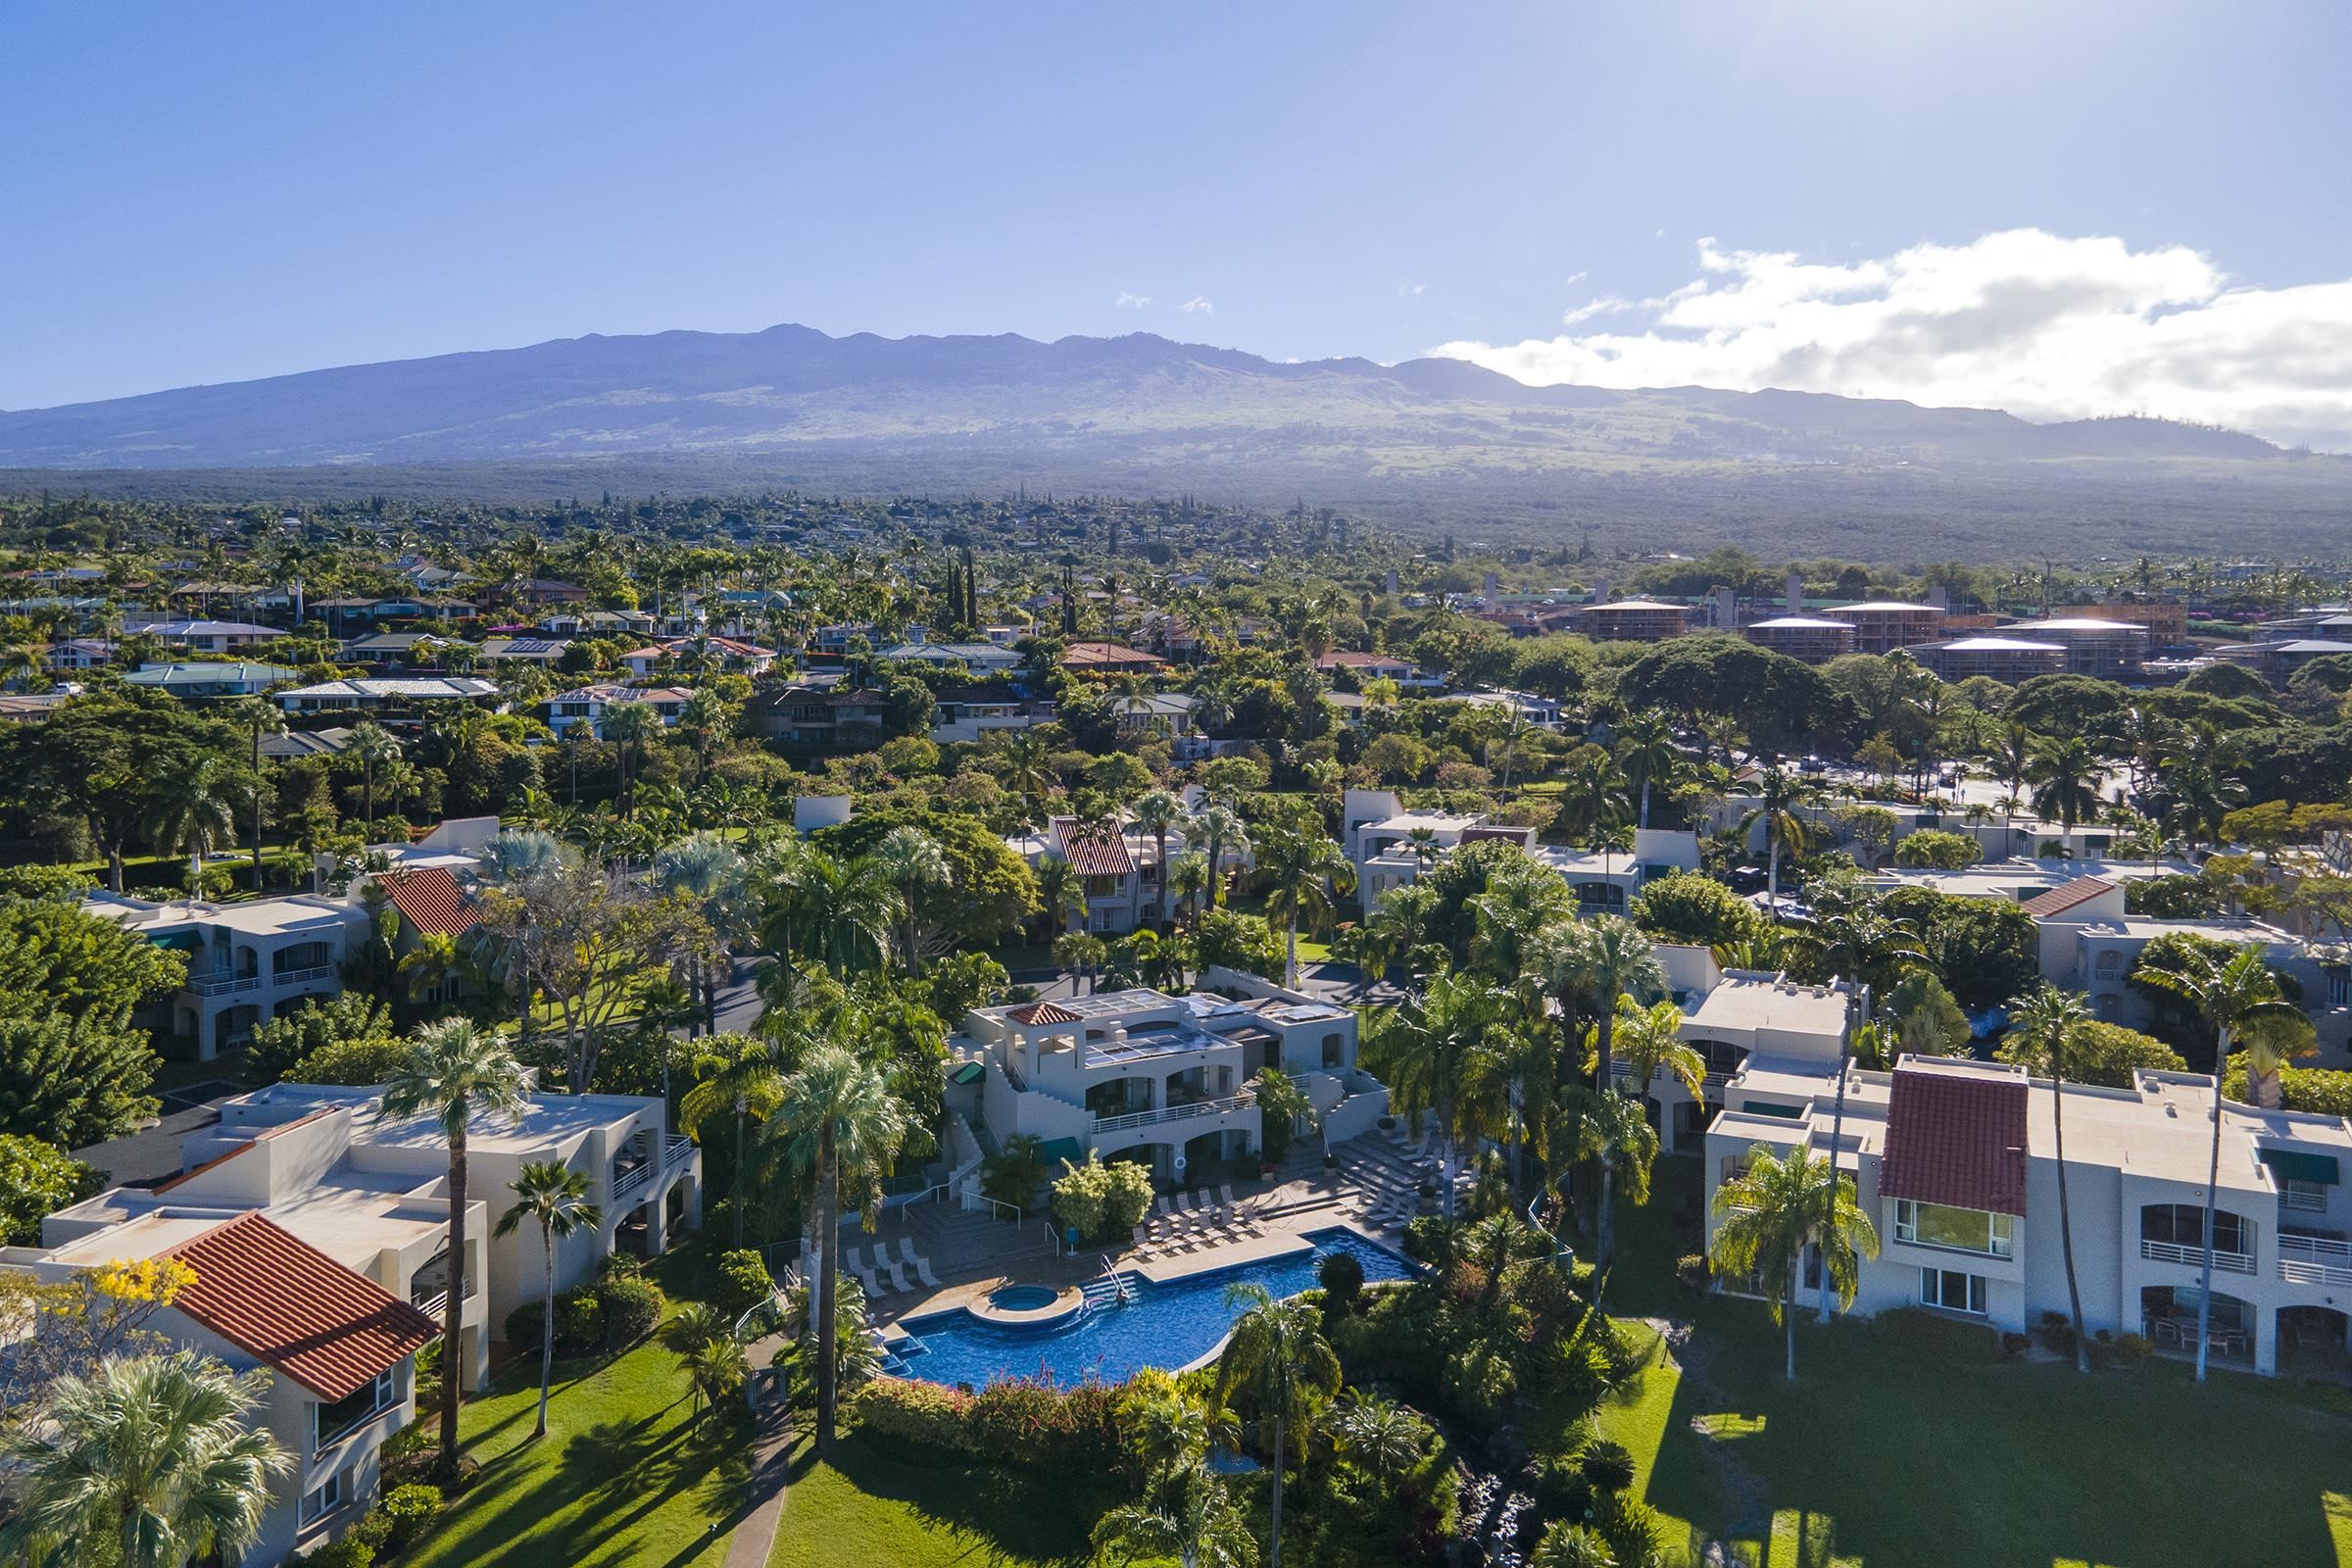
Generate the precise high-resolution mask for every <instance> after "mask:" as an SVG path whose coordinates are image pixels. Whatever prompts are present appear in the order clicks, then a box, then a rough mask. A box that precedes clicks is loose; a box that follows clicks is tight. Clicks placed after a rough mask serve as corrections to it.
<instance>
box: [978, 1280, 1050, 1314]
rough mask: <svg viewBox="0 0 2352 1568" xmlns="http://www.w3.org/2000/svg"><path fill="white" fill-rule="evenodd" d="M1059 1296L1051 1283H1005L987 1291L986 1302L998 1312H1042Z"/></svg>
mask: <svg viewBox="0 0 2352 1568" xmlns="http://www.w3.org/2000/svg"><path fill="white" fill-rule="evenodd" d="M1060 1296H1061V1293H1060V1292H1059V1291H1057V1290H1055V1289H1054V1287H1053V1286H1051V1285H1006V1286H1003V1287H1001V1288H999V1289H997V1290H994V1291H991V1292H989V1293H988V1304H989V1305H990V1306H992V1307H994V1308H995V1309H996V1310H997V1311H999V1312H1042V1311H1044V1310H1045V1309H1046V1308H1047V1307H1049V1306H1052V1305H1053V1304H1054V1301H1055V1300H1057V1299H1059V1298H1060Z"/></svg>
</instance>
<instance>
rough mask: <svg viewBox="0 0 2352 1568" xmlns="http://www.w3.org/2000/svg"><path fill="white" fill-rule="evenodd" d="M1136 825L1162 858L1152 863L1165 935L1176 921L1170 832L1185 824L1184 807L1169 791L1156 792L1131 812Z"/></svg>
mask: <svg viewBox="0 0 2352 1568" xmlns="http://www.w3.org/2000/svg"><path fill="white" fill-rule="evenodd" d="M1130 814H1132V815H1133V816H1134V818H1135V825H1136V826H1137V827H1140V828H1142V829H1143V830H1144V831H1145V832H1147V833H1149V834H1151V835H1152V844H1153V846H1154V847H1155V849H1156V850H1157V853H1158V858H1156V859H1154V860H1153V861H1152V864H1153V865H1155V866H1157V867H1158V875H1159V918H1160V929H1161V930H1162V931H1163V932H1164V931H1166V930H1168V929H1169V928H1170V927H1172V926H1173V925H1174V923H1175V918H1176V907H1175V904H1174V895H1173V894H1171V893H1170V892H1169V891H1168V829H1170V828H1172V827H1174V826H1175V825H1176V824H1177V823H1178V822H1180V821H1182V820H1184V803H1183V802H1182V801H1180V800H1178V799H1177V798H1176V797H1175V796H1174V795H1173V794H1171V793H1170V792H1169V791H1167V790H1152V792H1150V793H1149V794H1147V795H1145V796H1144V797H1143V799H1141V800H1139V801H1137V802H1136V803H1135V805H1134V806H1133V807H1132V808H1130Z"/></svg>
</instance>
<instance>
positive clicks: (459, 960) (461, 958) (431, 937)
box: [396, 931, 477, 1002]
mask: <svg viewBox="0 0 2352 1568" xmlns="http://www.w3.org/2000/svg"><path fill="white" fill-rule="evenodd" d="M396 967H397V968H398V969H399V971H400V972H401V973H402V974H404V975H407V976H408V978H409V1000H410V1001H411V1002H422V1001H424V1000H425V999H426V998H427V997H429V996H431V995H432V994H433V993H434V992H435V991H438V990H439V989H441V987H443V986H445V985H447V984H449V983H450V982H452V981H456V982H459V983H460V984H464V983H466V981H468V980H470V979H471V978H472V976H473V975H474V974H475V973H476V972H477V965H476V964H475V963H474V960H473V955H472V954H471V953H469V952H468V951H467V950H466V948H465V947H464V946H462V945H460V943H459V941H458V939H457V938H456V937H454V936H451V935H449V934H447V933H446V932H441V931H420V932H418V933H417V945H416V946H415V947H413V948H411V949H410V950H409V951H408V952H407V953H405V954H402V955H401V958H400V962H399V964H398V965H397V966H396Z"/></svg>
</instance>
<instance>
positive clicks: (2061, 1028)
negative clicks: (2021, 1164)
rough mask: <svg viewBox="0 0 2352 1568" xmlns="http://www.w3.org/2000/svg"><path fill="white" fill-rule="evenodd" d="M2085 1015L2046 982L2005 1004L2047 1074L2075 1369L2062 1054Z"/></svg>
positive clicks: (2075, 1286)
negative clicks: (2048, 1077) (2048, 1076)
mask: <svg viewBox="0 0 2352 1568" xmlns="http://www.w3.org/2000/svg"><path fill="white" fill-rule="evenodd" d="M2090 1019H2091V1012H2090V1008H2089V1007H2087V1006H2085V1005H2083V1002H2082V998H2081V997H2080V996H2078V995H2076V994H2075V993H2074V992H2071V991H2061V990H2059V989H2058V988H2057V987H2056V986H2054V985H2051V984H2050V983H2049V982H2048V981H2047V980H2044V981H2043V982H2042V983H2041V984H2040V985H2038V986H2036V987H2034V989H2033V990H2032V991H2031V992H2029V993H2027V994H2026V995H2025V996H2022V997H2018V998H2015V999H2014V1000H2012V1001H2011V1002H2010V1004H2009V1028H2010V1032H2011V1034H2012V1035H2013V1036H2014V1037H2015V1038H2016V1041H2017V1043H2018V1044H2020V1045H2022V1046H2024V1047H2025V1048H2026V1049H2027V1050H2029V1051H2031V1052H2032V1053H2033V1054H2034V1056H2035V1057H2037V1058H2039V1060H2040V1063H2041V1065H2042V1066H2043V1067H2044V1068H2045V1069H2046V1070H2047V1071H2048V1072H2049V1075H2050V1132H2051V1137H2052V1140H2053V1145H2054V1147H2055V1149H2056V1151H2057V1155H2058V1251H2059V1255H2060V1256H2061V1257H2062V1258H2064V1259H2065V1261H2066V1301H2067V1307H2068V1310H2069V1311H2070V1312H2071V1313H2072V1314H2073V1321H2074V1325H2075V1370H2076V1371H2078V1372H2088V1371H2089V1370H2090V1348H2089V1344H2088V1341H2089V1336H2088V1335H2087V1334H2085V1333H2084V1332H2083V1328H2082V1286H2081V1285H2080V1284H2079V1283H2077V1281H2076V1278H2075V1222H2074V1211H2073V1210H2072V1208H2070V1207H2069V1206H2068V1203H2067V1196H2066V1054H2067V1052H2068V1051H2069V1050H2071V1049H2073V1046H2074V1041H2075V1036H2076V1034H2077V1033H2078V1032H2079V1031H2080V1030H2081V1029H2082V1026H2083V1025H2084V1024H2086V1023H2088V1022H2090Z"/></svg>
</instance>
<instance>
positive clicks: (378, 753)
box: [343, 718, 400, 827]
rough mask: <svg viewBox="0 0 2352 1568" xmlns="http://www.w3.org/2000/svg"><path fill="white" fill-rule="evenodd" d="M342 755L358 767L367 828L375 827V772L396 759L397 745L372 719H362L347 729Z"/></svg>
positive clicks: (388, 733) (398, 757)
mask: <svg viewBox="0 0 2352 1568" xmlns="http://www.w3.org/2000/svg"><path fill="white" fill-rule="evenodd" d="M343 755H344V756H346V757H348V758H350V759H351V760H353V761H355V762H357V763H359V764H360V799H361V801H362V803H363V809H364V810H365V812H366V819H367V823H368V826H369V827H373V826H374V825H375V770H376V769H377V768H378V767H381V766H382V765H383V764H384V763H386V762H392V761H398V760H399V759H400V742H398V741H396V740H394V739H393V738H392V736H391V732H390V731H388V730H386V729H385V728H384V727H383V726H382V725H381V724H378V723H377V722H376V721H375V720H374V719H372V718H363V719H361V720H360V721H359V722H358V723H357V724H354V725H353V726H352V727H351V739H350V740H349V741H347V742H345V743H344V747H343Z"/></svg>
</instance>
